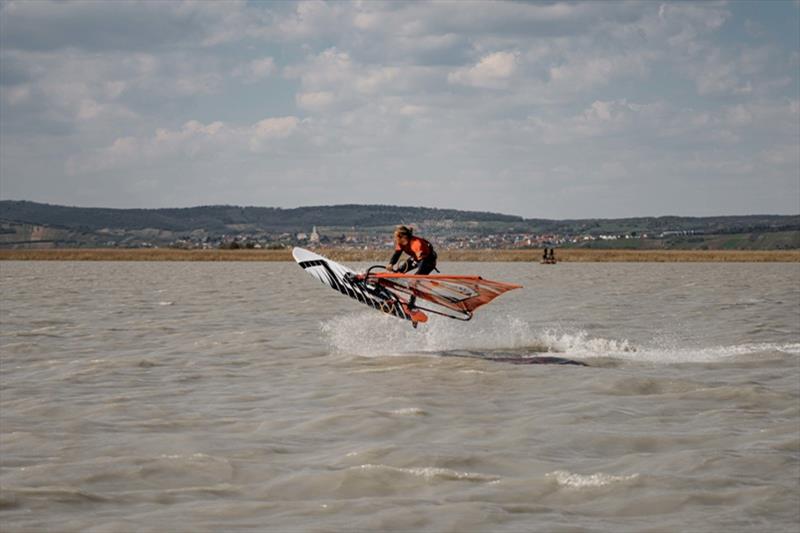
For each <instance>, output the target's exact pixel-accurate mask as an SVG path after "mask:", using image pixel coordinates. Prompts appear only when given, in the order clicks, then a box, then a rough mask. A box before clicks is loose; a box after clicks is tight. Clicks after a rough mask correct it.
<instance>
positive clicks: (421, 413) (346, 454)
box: [0, 262, 800, 533]
mask: <svg viewBox="0 0 800 533" xmlns="http://www.w3.org/2000/svg"><path fill="white" fill-rule="evenodd" d="M356 266H359V267H363V266H364V265H356ZM441 268H442V270H443V271H444V272H447V273H453V274H456V273H461V274H480V275H482V276H484V277H486V278H490V279H497V280H502V281H509V282H516V283H521V284H522V285H524V286H525V288H524V289H522V290H516V291H512V292H510V293H508V294H506V295H503V296H501V297H500V298H498V299H497V300H495V301H494V302H493V303H492V304H490V305H488V306H486V307H484V308H482V309H480V310H479V311H478V312H477V313H476V317H475V318H474V319H473V321H471V322H468V323H461V322H456V321H452V320H447V319H443V318H441V319H437V318H435V317H434V318H432V319H431V322H429V323H428V324H423V325H420V327H419V329H417V330H414V329H412V328H411V327H410V325H409V323H408V322H401V321H400V320H397V319H394V318H391V317H388V316H384V315H381V314H379V313H377V312H375V311H373V310H371V309H369V308H367V307H365V306H363V305H361V304H358V303H357V302H354V301H352V300H349V299H348V298H346V297H344V296H342V295H340V294H338V293H335V292H334V291H332V290H330V289H329V288H327V287H325V286H323V285H322V284H320V283H319V282H317V281H316V280H314V279H313V278H312V277H311V276H309V275H308V274H307V273H305V272H303V271H302V270H301V269H300V268H298V267H297V265H295V264H294V263H138V262H137V263H126V262H112V263H94V262H63V263H62V262H2V263H0V291H1V292H0V296H1V297H2V300H1V301H0V304H1V305H0V385H1V386H2V388H1V389H0V457H1V460H2V463H1V464H0V529H2V530H3V532H4V533H7V532H14V531H37V532H38V531H59V532H69V531H86V532H112V531H113V532H127V531H137V532H148V531H153V532H164V531H220V530H247V529H253V530H259V531H276V532H278V531H280V532H293V531H304V532H305V531H309V532H324V531H373V530H395V531H452V532H470V531H500V532H503V531H548V532H551V531H554V532H558V531H587V532H618V531H650V532H659V531H665V532H672V531H708V532H717V531H726V532H737V531H742V532H744V531H770V532H776V531H792V532H794V531H797V528H798V524H800V264H797V263H792V264H775V263H771V264H755V263H749V264H728V263H714V264H655V263H647V264H633V263H619V264H607V263H604V264H599V263H598V264H559V265H556V266H548V265H538V264H520V263H451V264H444V265H442V266H441ZM543 353H544V354H547V355H555V356H561V357H568V358H571V359H575V360H578V361H582V362H585V363H587V364H589V365H591V366H589V367H580V366H565V365H533V364H510V363H506V362H494V361H488V360H486V359H485V358H488V357H497V358H509V359H514V360H519V361H520V362H523V361H524V359H525V358H526V357H530V356H533V355H536V354H538V355H541V354H543Z"/></svg>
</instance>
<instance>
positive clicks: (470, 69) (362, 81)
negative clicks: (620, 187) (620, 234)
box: [0, 0, 800, 215]
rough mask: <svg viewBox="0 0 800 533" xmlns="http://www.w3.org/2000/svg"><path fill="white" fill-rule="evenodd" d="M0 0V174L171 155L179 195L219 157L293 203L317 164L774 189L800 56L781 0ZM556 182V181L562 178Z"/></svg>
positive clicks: (155, 160)
mask: <svg viewBox="0 0 800 533" xmlns="http://www.w3.org/2000/svg"><path fill="white" fill-rule="evenodd" d="M789 8H791V9H789ZM0 10H2V13H0V26H1V27H0V123H1V124H0V125H2V128H3V136H2V137H0V147H2V154H3V159H2V162H1V163H2V170H3V180H4V189H5V190H6V191H9V190H10V191H29V192H30V194H29V197H31V198H34V197H35V195H36V194H37V191H39V192H41V191H48V190H55V189H54V187H48V186H47V185H46V184H45V182H46V179H45V178H37V176H49V177H50V178H47V179H51V180H52V181H56V180H60V181H59V183H64V184H73V186H72V187H68V186H66V185H65V186H64V187H62V188H61V189H58V190H61V191H63V194H64V195H66V196H65V198H68V197H69V195H70V194H72V193H70V189H75V190H78V189H81V188H83V189H86V190H92V191H95V190H96V191H100V190H105V189H104V188H103V187H105V184H107V185H108V187H107V189H108V190H109V191H113V190H115V189H114V187H113V186H114V185H119V184H120V183H121V182H122V181H123V179H127V180H133V181H138V180H140V178H139V176H140V175H141V176H146V178H145V177H142V178H141V179H146V180H147V181H148V183H151V184H175V183H178V182H180V181H181V180H179V179H177V178H176V177H175V176H176V175H180V176H192V184H189V183H188V181H187V182H186V183H183V182H181V183H182V185H181V187H184V186H185V187H189V188H188V189H182V190H179V189H175V196H173V198H178V199H182V198H190V197H191V198H194V197H196V196H198V195H201V193H200V192H196V191H202V190H205V187H201V188H197V187H196V183H197V182H202V183H204V184H205V183H208V184H209V186H208V187H209V189H212V188H214V187H215V186H216V185H215V184H217V185H218V184H219V183H220V182H219V180H220V179H222V178H220V176H221V175H224V176H226V178H225V179H228V180H230V183H231V184H233V183H240V184H246V185H247V188H248V190H260V191H262V192H263V195H262V196H261V197H258V198H261V199H262V200H261V201H263V202H266V203H277V202H286V201H290V200H291V201H295V202H301V203H302V202H305V201H311V198H312V197H311V196H309V195H310V194H320V195H321V194H323V193H324V192H325V191H326V190H329V189H330V187H327V186H326V184H325V180H326V179H329V180H337V183H341V184H342V189H341V190H342V193H341V196H342V198H344V199H346V200H351V199H352V198H350V197H351V196H354V195H363V198H364V199H370V198H372V199H373V200H381V199H382V198H381V195H383V194H384V193H383V191H372V190H371V189H369V188H365V187H364V184H365V183H371V182H372V180H374V176H375V174H376V173H379V174H380V175H382V176H384V177H385V178H386V179H390V180H392V182H393V183H396V184H398V187H405V186H406V185H407V186H408V187H409V189H408V190H412V189H414V188H417V190H418V188H419V187H422V184H424V185H425V186H426V187H427V188H426V191H429V192H430V196H429V198H430V199H431V200H430V201H431V202H452V204H450V205H453V206H470V207H480V206H485V203H486V199H487V198H490V199H491V201H492V202H495V204H494V205H495V206H496V207H494V209H496V210H512V211H513V210H516V211H517V212H520V213H524V214H532V213H537V214H538V213H539V212H540V211H543V210H544V211H546V210H548V209H550V210H551V215H557V214H558V213H556V212H555V211H556V210H557V209H559V208H558V207H557V205H558V203H557V202H554V201H551V202H545V201H544V200H541V198H550V199H551V200H553V199H554V198H562V199H563V200H564V202H563V205H569V206H573V207H571V209H574V213H575V214H578V212H580V211H581V210H582V209H583V210H592V209H599V208H595V207H594V205H595V204H594V203H593V202H592V199H593V198H592V197H591V195H590V194H589V193H587V192H586V191H590V190H593V191H598V190H604V189H603V187H606V188H607V187H609V185H608V184H610V183H618V182H619V180H620V179H622V178H620V176H624V177H625V179H626V180H628V181H626V182H625V183H626V186H627V189H626V190H628V191H644V190H645V189H646V186H649V187H653V188H655V189H656V190H658V191H660V193H663V194H660V195H659V196H662V197H664V198H667V197H669V194H667V193H669V191H670V190H671V189H670V188H669V187H670V186H669V185H668V184H670V183H673V182H674V183H675V184H676V185H675V187H681V188H683V190H684V192H685V191H686V190H691V187H692V183H695V182H698V183H699V182H704V181H703V180H705V179H707V178H706V177H705V175H706V174H708V176H713V179H720V180H722V179H723V178H724V177H725V176H736V179H738V180H740V181H741V182H744V181H746V175H745V174H743V173H742V172H741V169H742V168H749V169H751V170H752V175H753V176H757V175H758V176H766V177H764V179H765V180H767V181H766V182H765V183H767V184H769V183H771V184H773V185H774V186H776V187H779V186H782V185H781V184H783V183H785V181H786V179H787V178H785V177H781V172H783V173H784V174H785V173H786V172H787V169H791V168H792V167H791V161H792V159H791V158H790V157H789V156H791V153H790V152H789V151H788V150H787V148H786V147H787V146H788V147H791V146H793V145H794V144H797V143H800V139H799V137H800V134H799V133H798V130H797V121H798V104H797V90H798V86H800V80H799V79H798V78H800V76H798V73H797V69H796V68H791V67H796V66H797V64H798V62H800V61H799V60H798V58H800V54H798V53H797V51H796V50H795V49H794V48H795V47H794V46H791V43H796V40H797V32H796V30H791V31H789V30H787V29H786V28H789V27H790V26H792V24H790V22H792V21H794V20H796V19H797V10H796V9H795V8H794V7H793V6H787V5H785V3H769V5H767V4H765V6H764V7H763V8H762V10H759V11H758V12H754V11H752V10H748V9H745V8H744V7H742V5H741V4H739V3H727V2H704V3H684V2H679V3H669V2H668V3H663V4H659V3H646V2H644V3H632V2H624V3H623V2H617V3H610V4H609V3H600V2H580V1H579V2H548V3H541V2H472V3H467V4H465V5H464V6H460V7H459V9H453V7H452V6H451V5H450V4H447V3H440V2H317V1H310V2H283V3H261V2H244V1H241V2H238V1H237V2H224V3H216V2H194V1H186V2H148V1H144V2H133V1H130V2H129V1H120V2H114V3H96V2H84V1H80V0H78V1H74V2H52V3H51V2H15V1H12V2H3V3H0ZM791 17H794V18H793V19H792V18H791ZM782 19H785V20H786V21H787V24H786V25H785V27H783V26H781V25H780V24H777V22H776V21H777V20H782ZM748 20H750V21H751V23H748V22H747V21H748ZM762 30H763V31H762ZM792 31H794V33H792ZM748 32H749V33H748ZM755 33H758V35H756V36H755V37H754V36H753V34H755ZM311 154H313V157H311V156H310V155H311ZM575 154H580V156H581V158H585V161H586V162H585V163H582V162H581V161H577V160H576V155H575ZM697 154H701V155H697ZM702 154H705V155H702ZM581 158H579V159H581ZM64 161H68V162H67V164H66V166H65V163H64ZM600 161H602V164H600V163H598V162H600ZM565 162H566V163H565ZM736 165H739V166H738V168H739V170H736V168H737V167H736ZM747 165H749V166H747ZM567 167H568V168H569V172H567V171H565V170H564V169H566V168H567ZM60 169H65V171H64V172H61V171H60ZM550 169H561V170H560V171H558V172H556V171H554V172H553V173H552V174H551V173H550ZM673 169H676V170H675V172H673ZM112 171H113V172H112ZM123 176H126V178H123ZM637 179H638V180H639V181H638V182H637V181H636V180H637ZM708 179H712V178H708ZM260 180H261V181H260ZM313 180H316V181H314V186H313V188H305V189H302V190H301V188H299V185H298V183H306V184H307V183H310V182H312V181H313ZM561 180H572V181H571V182H570V184H569V190H570V191H573V194H574V196H569V195H567V196H559V195H562V194H566V193H564V191H565V190H567V187H566V185H565V186H563V187H562V186H561V185H560V182H561ZM615 180H617V181H615ZM693 180H694V181H693ZM769 180H772V181H769ZM780 180H783V181H780ZM262 181H263V184H262ZM753 182H754V183H755V178H753ZM565 183H566V181H565ZM7 184H10V185H7ZM78 184H89V186H87V187H81V186H79V185H78ZM101 184H102V185H103V186H101ZM253 184H262V185H258V186H257V187H256V188H255V189H253V188H251V186H253ZM402 184H406V185H402ZM665 184H667V185H665ZM190 185H191V186H193V187H194V188H192V187H190ZM259 187H260V188H259ZM755 187H756V185H752V186H750V190H751V191H752V190H753V188H755ZM758 187H763V186H762V185H758ZM223 189H224V190H225V191H235V190H243V189H244V186H242V187H235V186H225V187H222V186H221V185H220V186H219V187H218V188H217V191H220V190H223ZM143 190H144V189H143ZM403 190H405V189H403ZM737 190H738V189H737ZM746 190H747V187H742V188H741V191H742V192H741V194H742V195H746ZM193 191H195V192H193ZM454 191H455V192H454ZM478 191H480V192H478ZM530 191H536V194H532V193H530ZM179 193H183V194H179ZM41 194H45V193H44V192H41ZM97 194H98V195H99V194H101V193H100V192H98V193H97ZM141 194H142V195H141V196H139V197H138V198H140V199H141V201H142V202H144V203H147V202H148V201H149V200H148V198H147V196H146V195H144V193H143V192H142V193H141ZM231 194H233V193H231ZM630 194H631V195H634V193H633V192H631V193H630ZM731 194H734V193H731ZM737 194H738V193H737ZM105 198H107V199H109V201H108V202H100V201H98V203H100V204H102V203H109V204H110V203H113V200H114V196H113V194H112V193H111V192H108V193H107V196H106V197H105ZM159 198H164V197H163V196H159ZM247 199H248V201H251V200H252V201H256V200H257V199H256V198H255V197H253V198H251V197H250V196H248V197H247ZM631 199H634V196H631ZM639 199H640V200H641V202H638V203H636V205H642V206H645V205H657V203H658V200H657V199H653V195H644V196H642V197H640V198H639ZM326 200H327V197H319V198H318V199H317V200H315V201H317V202H323V201H326ZM159 201H163V200H159ZM181 201H184V200H181ZM187 201H188V200H187ZM606 201H607V204H606V205H609V206H611V205H612V204H613V201H614V199H613V197H612V196H611V195H609V196H608V198H606ZM537 202H539V203H538V204H537ZM648 202H649V203H648ZM698 205H699V204H698ZM554 206H555V207H554ZM641 209H645V210H646V208H645V207H642V208H641Z"/></svg>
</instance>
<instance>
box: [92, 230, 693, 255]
mask: <svg viewBox="0 0 800 533" xmlns="http://www.w3.org/2000/svg"><path fill="white" fill-rule="evenodd" d="M412 227H422V228H424V227H425V224H416V225H412ZM420 233H421V234H425V232H424V231H421V232H420ZM688 235H699V233H698V232H696V231H693V230H689V231H664V232H660V233H659V234H657V235H654V237H657V238H665V237H670V236H688ZM428 236H429V237H430V240H432V241H433V242H434V243H435V244H436V245H438V246H439V247H441V248H443V249H448V250H479V249H494V248H498V249H513V248H543V247H552V246H570V247H571V246H579V245H582V244H587V243H591V242H596V241H601V242H613V241H621V240H631V239H634V240H636V239H649V238H651V236H650V235H649V234H647V233H637V232H633V233H624V234H600V235H590V234H584V235H560V234H536V233H490V234H477V233H475V234H450V235H448V234H441V232H437V233H434V236H432V237H431V236H430V235H428ZM105 245H107V246H114V245H115V243H114V241H108V242H106V243H105ZM138 246H142V247H151V246H157V244H154V243H149V242H145V241H142V242H140V243H138ZM168 246H169V247H172V248H182V249H212V248H223V249H240V248H252V249H264V248H266V249H276V248H287V247H290V246H307V247H309V248H315V247H326V248H341V249H346V250H353V249H364V250H368V249H380V248H387V249H388V248H391V247H392V246H393V243H392V238H391V233H386V234H383V235H378V234H374V233H362V232H357V231H353V232H349V233H334V234H331V235H327V234H322V233H320V232H319V231H318V229H317V227H316V226H313V227H312V228H311V231H309V232H302V231H301V232H297V233H288V232H284V233H280V234H276V235H267V234H261V235H250V234H238V235H221V236H219V237H215V238H209V237H208V236H203V237H191V236H186V237H182V238H179V239H176V240H174V241H172V242H170V243H169V244H168Z"/></svg>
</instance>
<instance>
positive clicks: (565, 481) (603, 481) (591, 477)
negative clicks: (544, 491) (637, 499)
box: [546, 470, 639, 489]
mask: <svg viewBox="0 0 800 533" xmlns="http://www.w3.org/2000/svg"><path fill="white" fill-rule="evenodd" d="M546 477H548V478H552V479H554V480H555V481H556V483H558V485H559V486H561V487H569V488H572V489H585V488H596V487H605V486H607V485H612V484H614V483H622V482H625V481H631V480H634V479H636V478H638V477H639V474H631V475H629V476H613V475H611V474H603V473H602V472H601V473H597V474H574V473H572V472H567V471H564V470H556V471H555V472H550V473H549V474H546Z"/></svg>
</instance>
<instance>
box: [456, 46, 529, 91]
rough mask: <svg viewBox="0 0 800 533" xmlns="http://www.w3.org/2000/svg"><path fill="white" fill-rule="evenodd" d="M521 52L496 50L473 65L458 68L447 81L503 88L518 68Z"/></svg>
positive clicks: (489, 87)
mask: <svg viewBox="0 0 800 533" xmlns="http://www.w3.org/2000/svg"><path fill="white" fill-rule="evenodd" d="M518 59H519V53H517V52H494V53H492V54H488V55H485V56H483V57H482V58H481V59H480V60H479V61H478V63H477V64H475V65H474V66H472V67H467V68H462V69H458V70H456V71H454V72H451V73H450V74H448V76H447V81H449V82H450V83H456V84H461V85H469V86H472V87H480V88H488V89H502V88H505V87H507V86H508V82H509V80H510V79H511V77H512V76H513V75H514V73H515V72H516V70H517V62H518Z"/></svg>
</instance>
